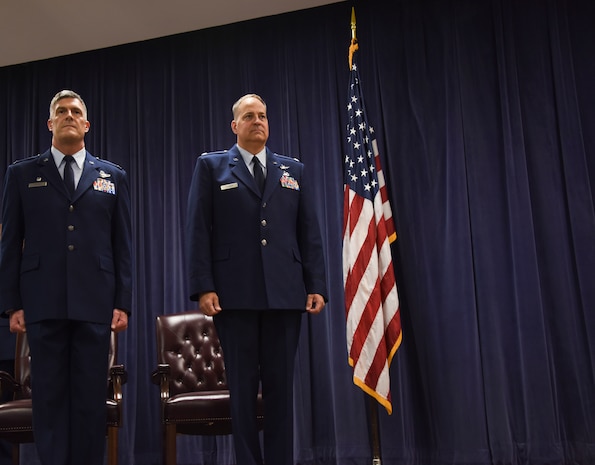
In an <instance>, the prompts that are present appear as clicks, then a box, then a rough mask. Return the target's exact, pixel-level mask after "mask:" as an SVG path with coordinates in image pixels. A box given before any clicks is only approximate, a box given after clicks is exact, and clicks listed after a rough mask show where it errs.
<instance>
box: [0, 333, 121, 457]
mask: <svg viewBox="0 0 595 465" xmlns="http://www.w3.org/2000/svg"><path fill="white" fill-rule="evenodd" d="M117 353H118V339H117V336H116V334H115V333H113V332H112V337H111V341H110V351H109V371H108V374H107V398H106V408H107V429H106V435H107V463H108V465H117V463H118V429H119V428H120V426H121V425H122V385H123V384H124V383H125V382H126V378H127V373H126V370H125V369H124V366H123V365H117V364H116V360H117ZM30 361H31V356H30V354H29V344H28V342H27V334H26V333H25V334H18V335H17V343H16V352H15V374H14V377H12V376H11V375H9V374H8V373H6V372H3V371H0V382H1V383H2V389H6V390H8V391H11V392H13V393H14V396H13V400H11V401H9V402H6V403H4V404H0V438H2V439H4V440H6V441H8V442H10V443H12V462H13V464H14V465H19V461H20V457H19V449H20V448H19V445H20V444H23V443H32V442H35V438H34V437H33V428H32V418H33V415H32V408H31V369H30Z"/></svg>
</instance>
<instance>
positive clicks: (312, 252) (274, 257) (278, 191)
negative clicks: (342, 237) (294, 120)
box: [187, 145, 327, 310]
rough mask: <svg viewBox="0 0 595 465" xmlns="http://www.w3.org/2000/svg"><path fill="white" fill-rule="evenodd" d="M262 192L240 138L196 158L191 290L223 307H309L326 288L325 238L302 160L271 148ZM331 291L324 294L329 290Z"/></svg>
mask: <svg viewBox="0 0 595 465" xmlns="http://www.w3.org/2000/svg"><path fill="white" fill-rule="evenodd" d="M266 157H267V177H266V183H265V189H264V193H263V194H262V195H261V193H260V191H259V189H258V187H257V186H256V182H255V180H254V178H253V176H252V174H251V173H250V171H249V170H248V167H247V166H246V164H245V163H244V160H243V159H242V156H241V155H240V152H239V150H238V149H237V146H236V145H234V146H233V147H232V148H231V149H230V150H229V151H225V152H213V153H207V154H203V155H202V156H200V157H199V158H198V159H197V162H196V166H195V169H194V175H193V179H192V184H191V188H190V194H189V199H188V215H187V219H188V224H187V244H188V262H189V288H190V298H191V299H192V300H197V299H198V297H199V294H201V293H203V292H206V291H216V292H217V294H218V296H219V303H220V304H221V307H222V308H223V309H236V310H237V309H267V308H270V309H299V310H303V309H305V303H306V294H307V293H308V294H311V293H316V294H321V295H323V296H326V295H327V290H326V279H325V262H324V255H323V247H322V239H321V234H320V228H319V223H318V219H317V216H316V212H315V205H314V202H313V199H312V192H311V191H310V190H309V188H308V185H307V184H308V180H307V179H305V177H304V165H303V164H302V163H301V162H299V161H298V160H296V159H293V158H288V157H285V156H282V155H278V154H276V153H273V152H271V151H270V150H268V149H267V150H266ZM325 298H326V297H325Z"/></svg>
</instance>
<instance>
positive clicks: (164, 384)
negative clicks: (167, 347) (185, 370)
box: [151, 363, 171, 402]
mask: <svg viewBox="0 0 595 465" xmlns="http://www.w3.org/2000/svg"><path fill="white" fill-rule="evenodd" d="M170 372H171V369H170V366H169V365H168V364H167V363H160V364H159V365H157V369H156V370H155V371H153V373H151V381H152V382H153V384H158V385H159V391H160V397H161V402H164V401H166V400H167V399H169V375H170Z"/></svg>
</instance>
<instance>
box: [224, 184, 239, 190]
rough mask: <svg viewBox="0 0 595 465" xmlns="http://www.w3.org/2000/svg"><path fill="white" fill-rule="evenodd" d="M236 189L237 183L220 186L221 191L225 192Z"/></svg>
mask: <svg viewBox="0 0 595 465" xmlns="http://www.w3.org/2000/svg"><path fill="white" fill-rule="evenodd" d="M236 187H238V183H237V182H232V183H230V184H223V185H222V186H221V190H222V191H226V190H229V189H235V188H236Z"/></svg>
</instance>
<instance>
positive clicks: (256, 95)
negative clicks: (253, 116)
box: [231, 94, 267, 120]
mask: <svg viewBox="0 0 595 465" xmlns="http://www.w3.org/2000/svg"><path fill="white" fill-rule="evenodd" d="M247 98H255V99H257V100H260V101H261V102H262V104H263V105H264V108H265V110H266V107H267V104H266V102H265V101H264V99H263V98H262V97H261V96H260V95H258V94H246V95H242V96H241V97H240V98H239V99H238V100H237V101H236V103H234V104H233V106H232V107H231V112H232V113H233V119H234V120H235V119H236V116H237V115H236V113H237V112H238V108H239V107H240V104H241V103H242V102H243V101H244V100H246V99H247Z"/></svg>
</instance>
